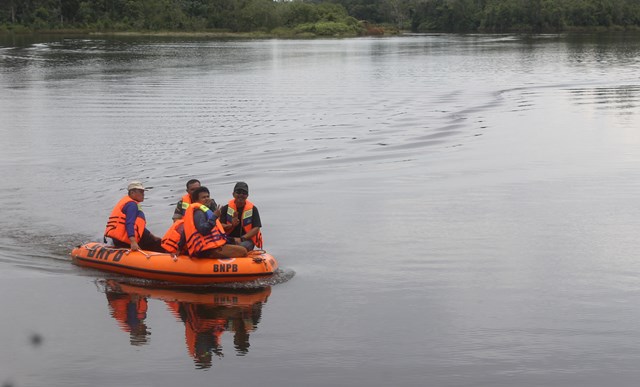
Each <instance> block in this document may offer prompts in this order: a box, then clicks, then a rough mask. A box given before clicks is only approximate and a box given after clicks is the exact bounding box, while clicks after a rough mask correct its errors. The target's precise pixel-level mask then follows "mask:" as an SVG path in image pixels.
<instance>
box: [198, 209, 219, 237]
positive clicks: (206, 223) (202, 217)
mask: <svg viewBox="0 0 640 387" xmlns="http://www.w3.org/2000/svg"><path fill="white" fill-rule="evenodd" d="M209 212H210V211H209ZM210 216H211V217H209V216H207V214H205V213H204V212H202V211H200V210H196V211H194V213H193V223H194V225H195V226H196V230H198V232H199V233H200V234H202V235H207V234H210V233H211V230H212V229H213V228H214V227H215V225H216V219H218V218H217V217H216V216H215V215H213V213H212V212H211V215H210Z"/></svg>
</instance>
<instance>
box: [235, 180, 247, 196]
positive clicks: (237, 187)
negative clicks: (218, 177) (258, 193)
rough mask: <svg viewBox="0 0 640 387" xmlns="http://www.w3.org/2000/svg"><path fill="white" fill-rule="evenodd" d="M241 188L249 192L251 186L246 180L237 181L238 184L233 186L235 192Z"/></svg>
mask: <svg viewBox="0 0 640 387" xmlns="http://www.w3.org/2000/svg"><path fill="white" fill-rule="evenodd" d="M239 189H242V190H245V191H247V193H249V186H248V185H247V183H245V182H244V181H239V182H237V183H236V186H235V187H233V191H234V192H235V191H237V190H239Z"/></svg>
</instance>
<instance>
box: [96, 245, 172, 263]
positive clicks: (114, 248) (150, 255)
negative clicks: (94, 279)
mask: <svg viewBox="0 0 640 387" xmlns="http://www.w3.org/2000/svg"><path fill="white" fill-rule="evenodd" d="M84 247H85V248H86V249H87V250H89V251H94V250H97V249H99V248H100V247H101V246H93V247H89V244H88V243H85V244H84ZM108 247H109V248H110V249H112V250H124V251H125V254H127V255H128V254H129V253H131V252H132V251H133V250H131V249H125V248H122V247H115V246H108ZM138 251H139V252H140V253H141V254H142V255H144V256H145V257H147V259H151V257H153V256H154V255H155V256H157V255H165V254H166V253H156V252H153V253H151V254H147V253H146V252H145V251H144V250H138ZM170 255H171V257H172V258H173V261H174V262H177V261H178V256H177V255H175V254H170Z"/></svg>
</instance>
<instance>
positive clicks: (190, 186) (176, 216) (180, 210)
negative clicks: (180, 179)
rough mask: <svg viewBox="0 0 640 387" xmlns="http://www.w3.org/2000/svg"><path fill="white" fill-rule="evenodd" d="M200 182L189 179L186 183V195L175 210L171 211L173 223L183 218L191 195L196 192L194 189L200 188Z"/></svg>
mask: <svg viewBox="0 0 640 387" xmlns="http://www.w3.org/2000/svg"><path fill="white" fill-rule="evenodd" d="M200 186H201V184H200V180H198V179H191V180H189V181H187V193H186V194H184V195H183V196H182V198H181V199H180V200H179V201H178V203H177V204H176V209H175V210H174V211H173V217H172V218H171V219H173V221H174V222H176V221H178V220H180V219H182V218H183V217H184V212H185V211H186V210H187V208H189V204H191V193H192V192H193V191H195V190H196V188H200Z"/></svg>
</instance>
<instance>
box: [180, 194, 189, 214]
mask: <svg viewBox="0 0 640 387" xmlns="http://www.w3.org/2000/svg"><path fill="white" fill-rule="evenodd" d="M180 201H181V206H182V212H183V213H184V212H185V211H186V210H187V208H189V204H191V195H189V194H185V195H184V196H183V197H182V199H181V200H180Z"/></svg>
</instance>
